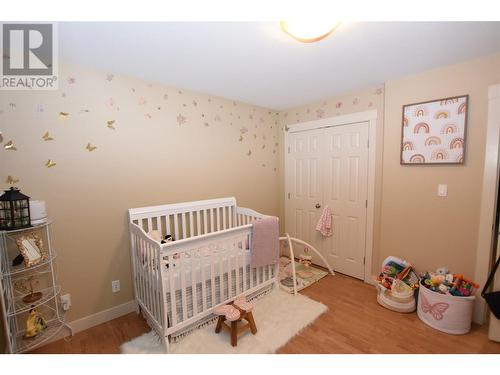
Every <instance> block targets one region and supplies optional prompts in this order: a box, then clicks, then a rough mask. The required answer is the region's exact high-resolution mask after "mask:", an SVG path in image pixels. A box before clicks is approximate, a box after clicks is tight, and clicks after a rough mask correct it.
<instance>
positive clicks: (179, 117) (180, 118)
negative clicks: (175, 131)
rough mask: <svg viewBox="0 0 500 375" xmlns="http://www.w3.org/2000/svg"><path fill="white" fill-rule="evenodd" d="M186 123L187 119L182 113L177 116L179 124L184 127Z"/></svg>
mask: <svg viewBox="0 0 500 375" xmlns="http://www.w3.org/2000/svg"><path fill="white" fill-rule="evenodd" d="M185 123H186V117H184V116H183V115H181V114H180V113H179V114H178V115H177V124H179V125H183V124H185Z"/></svg>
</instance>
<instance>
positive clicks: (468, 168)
mask: <svg viewBox="0 0 500 375" xmlns="http://www.w3.org/2000/svg"><path fill="white" fill-rule="evenodd" d="M499 82H500V55H495V56H489V57H484V58H481V59H477V60H472V61H467V62H465V63H461V64H457V65H452V66H447V67H443V68H439V69H434V70H431V71H427V72H424V73H421V74H416V75H412V76H409V77H405V78H402V79H398V80H395V81H389V82H386V91H385V125H384V128H385V130H384V135H385V138H384V168H383V170H384V172H383V173H384V174H383V195H382V226H381V242H380V249H381V253H380V257H381V258H380V259H383V258H384V257H385V256H387V255H391V254H393V255H400V256H402V257H404V258H407V259H408V260H410V261H412V262H414V264H415V265H416V267H417V268H418V269H419V270H434V269H436V268H437V267H439V266H447V267H449V269H450V270H452V271H454V272H458V273H463V274H464V275H466V276H469V277H474V267H475V261H476V246H477V235H478V225H479V209H480V200H481V191H482V175H483V165H484V151H485V137H486V123H487V104H488V101H487V98H488V86H489V85H492V84H495V83H499ZM462 94H469V113H468V125H467V135H466V136H467V138H466V156H465V164H464V165H440V166H429V165H424V166H408V165H405V166H402V165H400V164H399V154H400V140H401V107H402V106H403V104H409V103H415V102H420V101H425V100H431V99H439V98H443V97H449V96H455V95H462ZM438 184H448V197H446V198H441V197H438V196H437V195H436V193H437V186H438Z"/></svg>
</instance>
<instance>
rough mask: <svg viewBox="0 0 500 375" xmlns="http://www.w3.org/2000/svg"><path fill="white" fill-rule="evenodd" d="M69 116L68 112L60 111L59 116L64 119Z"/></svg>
mask: <svg viewBox="0 0 500 375" xmlns="http://www.w3.org/2000/svg"><path fill="white" fill-rule="evenodd" d="M68 116H69V113H68V112H59V117H60V118H62V119H65V118H67V117H68Z"/></svg>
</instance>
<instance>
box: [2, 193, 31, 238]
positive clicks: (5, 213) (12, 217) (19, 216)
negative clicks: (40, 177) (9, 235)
mask: <svg viewBox="0 0 500 375" xmlns="http://www.w3.org/2000/svg"><path fill="white" fill-rule="evenodd" d="M30 223H31V222H30V197H28V196H26V195H24V194H22V193H21V192H20V191H19V189H17V188H15V187H11V188H10V189H9V190H5V192H4V194H3V195H2V196H1V197H0V230H13V229H21V228H27V227H29V226H30Z"/></svg>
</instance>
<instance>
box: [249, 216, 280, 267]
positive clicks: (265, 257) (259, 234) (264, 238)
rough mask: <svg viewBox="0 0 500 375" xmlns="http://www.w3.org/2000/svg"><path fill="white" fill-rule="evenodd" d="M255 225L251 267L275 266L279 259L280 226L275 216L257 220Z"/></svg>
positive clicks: (254, 222)
mask: <svg viewBox="0 0 500 375" xmlns="http://www.w3.org/2000/svg"><path fill="white" fill-rule="evenodd" d="M252 224H253V234H252V248H251V253H250V265H251V266H252V267H261V266H266V265H268V264H273V263H276V262H277V261H278V258H279V241H280V240H279V233H280V231H279V225H278V218H277V217H275V216H270V217H265V218H263V219H261V220H255V221H253V222H252Z"/></svg>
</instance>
